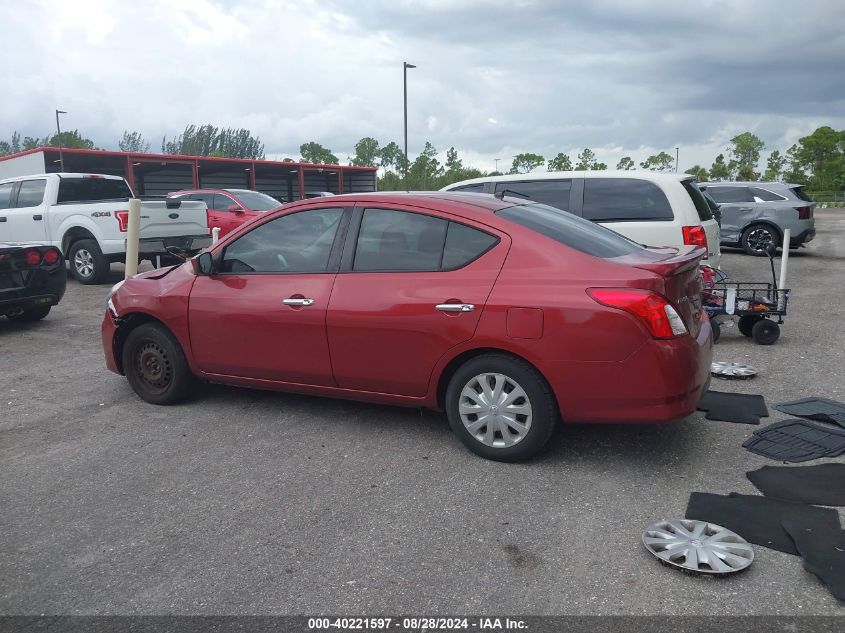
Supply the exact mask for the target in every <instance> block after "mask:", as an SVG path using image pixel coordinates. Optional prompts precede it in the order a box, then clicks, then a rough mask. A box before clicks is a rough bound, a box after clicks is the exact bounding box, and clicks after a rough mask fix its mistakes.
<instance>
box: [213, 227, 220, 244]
mask: <svg viewBox="0 0 845 633" xmlns="http://www.w3.org/2000/svg"><path fill="white" fill-rule="evenodd" d="M219 241H220V227H219V226H215V227H214V228H213V229H211V243H212V244H217V242H219Z"/></svg>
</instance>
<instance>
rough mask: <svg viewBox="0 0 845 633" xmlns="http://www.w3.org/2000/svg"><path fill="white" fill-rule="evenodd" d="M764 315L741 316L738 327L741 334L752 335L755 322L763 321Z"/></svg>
mask: <svg viewBox="0 0 845 633" xmlns="http://www.w3.org/2000/svg"><path fill="white" fill-rule="evenodd" d="M762 319H763V317H761V316H751V315H746V316H741V317H739V323H738V324H737V327H738V328H739V332H740V334H742V335H743V336H748V337H749V338H750V337H751V330H752V329H753V328H754V324H755V323H757V322H759V321H761V320H762Z"/></svg>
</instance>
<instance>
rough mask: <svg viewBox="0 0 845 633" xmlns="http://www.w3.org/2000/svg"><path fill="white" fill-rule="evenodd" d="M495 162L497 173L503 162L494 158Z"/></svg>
mask: <svg viewBox="0 0 845 633" xmlns="http://www.w3.org/2000/svg"><path fill="white" fill-rule="evenodd" d="M493 160H495V161H496V171H499V161H500V160H502V159H501V158H494V159H493Z"/></svg>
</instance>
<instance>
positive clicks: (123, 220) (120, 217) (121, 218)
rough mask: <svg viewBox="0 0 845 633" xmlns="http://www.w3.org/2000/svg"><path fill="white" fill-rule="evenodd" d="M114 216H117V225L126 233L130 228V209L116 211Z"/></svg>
mask: <svg viewBox="0 0 845 633" xmlns="http://www.w3.org/2000/svg"><path fill="white" fill-rule="evenodd" d="M114 217H115V218H117V226H118V228H119V229H120V232H121V233H126V229H127V228H129V211H115V212H114Z"/></svg>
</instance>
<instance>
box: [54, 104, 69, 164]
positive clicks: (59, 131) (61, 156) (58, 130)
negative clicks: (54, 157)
mask: <svg viewBox="0 0 845 633" xmlns="http://www.w3.org/2000/svg"><path fill="white" fill-rule="evenodd" d="M60 114H67V112H65V111H64V110H56V138H57V139H58V141H59V166H60V169H61V170H62V171H64V170H65V157H64V154H62V128H61V127H59V115H60Z"/></svg>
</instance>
